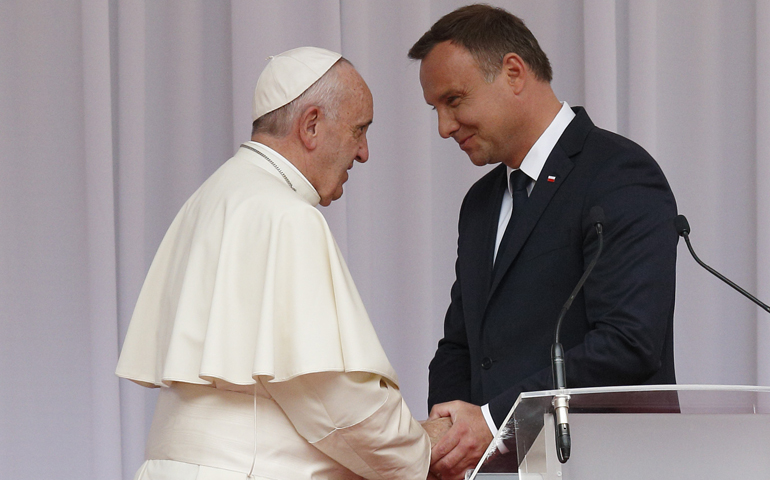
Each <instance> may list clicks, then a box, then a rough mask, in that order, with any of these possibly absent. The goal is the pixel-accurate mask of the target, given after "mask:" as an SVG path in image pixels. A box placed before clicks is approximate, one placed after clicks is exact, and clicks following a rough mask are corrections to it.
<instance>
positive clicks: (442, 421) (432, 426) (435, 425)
mask: <svg viewBox="0 0 770 480" xmlns="http://www.w3.org/2000/svg"><path fill="white" fill-rule="evenodd" d="M420 425H422V428H423V429H425V431H426V432H427V433H428V437H430V446H431V448H433V447H434V446H435V445H436V444H437V443H438V442H439V440H441V437H443V436H444V435H445V434H446V432H448V431H449V429H450V428H451V427H452V419H450V418H449V417H439V418H435V419H433V420H431V419H428V420H425V421H424V422H420Z"/></svg>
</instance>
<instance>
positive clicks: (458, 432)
mask: <svg viewBox="0 0 770 480" xmlns="http://www.w3.org/2000/svg"><path fill="white" fill-rule="evenodd" d="M444 417H449V418H451V420H452V428H450V429H449V431H448V432H447V433H446V435H444V436H443V437H442V438H441V440H439V442H438V444H436V445H435V446H434V447H433V449H432V450H431V458H430V463H431V467H430V470H431V472H432V473H433V474H435V475H436V476H440V477H441V480H462V479H463V478H464V476H465V471H466V470H468V469H469V468H473V466H474V465H476V463H478V461H479V459H480V458H481V456H482V455H484V452H485V451H486V449H487V446H488V445H489V443H490V442H491V441H492V438H493V437H492V432H490V431H489V426H487V422H486V420H485V419H484V414H483V413H481V407H479V406H477V405H472V404H470V403H465V402H461V401H459V400H455V401H454V402H447V403H440V404H438V405H434V406H433V409H431V411H430V417H428V419H429V420H433V419H437V418H444Z"/></svg>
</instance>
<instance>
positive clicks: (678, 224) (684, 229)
mask: <svg viewBox="0 0 770 480" xmlns="http://www.w3.org/2000/svg"><path fill="white" fill-rule="evenodd" d="M674 227H675V228H676V233H678V234H679V235H680V236H682V237H684V236H685V235H689V234H690V223H689V222H688V221H687V217H685V216H684V215H677V216H676V218H675V219H674Z"/></svg>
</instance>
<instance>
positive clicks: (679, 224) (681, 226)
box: [674, 215, 770, 313]
mask: <svg viewBox="0 0 770 480" xmlns="http://www.w3.org/2000/svg"><path fill="white" fill-rule="evenodd" d="M674 227H676V233H678V234H679V236H681V237H684V241H685V242H687V249H688V250H690V254H691V255H692V258H694V259H695V261H696V262H698V264H699V265H700V266H701V267H703V268H705V269H706V270H708V271H709V272H711V273H712V274H713V275H714V276H715V277H717V278H718V279H720V280H722V281H723V282H725V283H726V284H728V285H730V286H731V287H733V288H734V289H736V290H737V291H738V292H740V293H741V294H742V295H743V296H744V297H746V298H748V299H749V300H751V301H752V302H754V303H756V304H757V305H759V306H760V307H762V309H763V310H764V311H766V312H767V313H770V307H768V306H767V305H766V304H764V303H762V302H761V301H760V300H759V299H758V298H757V297H755V296H754V295H752V294H750V293H749V292H747V291H746V290H744V289H742V288H741V287H739V286H738V285H737V284H735V283H734V282H733V281H731V280H730V279H728V278H727V277H725V276H724V275H722V274H721V273H719V272H717V271H716V270H714V269H713V268H711V267H709V266H708V265H706V264H705V263H703V261H701V259H700V258H698V256H697V255H695V250H693V249H692V245H691V244H690V223H689V222H688V221H687V218H685V216H684V215H677V216H676V218H675V219H674Z"/></svg>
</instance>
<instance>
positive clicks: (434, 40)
mask: <svg viewBox="0 0 770 480" xmlns="http://www.w3.org/2000/svg"><path fill="white" fill-rule="evenodd" d="M447 40H449V41H451V42H452V43H454V44H457V45H460V46H462V47H464V48H466V49H467V50H468V51H469V52H470V53H471V55H473V58H475V59H476V62H478V64H479V68H480V69H481V71H482V72H483V73H484V75H485V76H486V77H487V79H488V80H491V79H493V78H495V77H496V76H497V75H498V74H499V73H500V69H501V68H502V66H503V57H505V55H506V54H508V53H511V52H513V53H515V54H517V55H519V56H520V57H521V58H522V60H524V62H525V63H526V64H527V65H528V66H529V68H531V69H532V72H533V73H534V74H535V76H536V77H537V78H538V79H540V80H543V81H546V82H550V81H551V79H552V77H553V72H552V70H551V62H549V61H548V57H547V56H546V54H545V52H543V50H542V49H541V48H540V45H539V44H538V43H537V39H536V38H535V36H534V35H532V32H530V31H529V29H528V28H527V26H526V25H524V22H523V21H522V20H521V19H520V18H519V17H517V16H515V15H513V14H511V13H509V12H507V11H505V10H503V9H502V8H497V7H492V6H490V5H486V4H474V5H466V6H464V7H460V8H458V9H457V10H455V11H453V12H451V13H448V14H446V15H444V16H443V17H441V18H440V19H439V20H438V21H437V22H436V23H434V24H433V26H432V27H430V30H428V31H427V32H425V34H424V35H423V36H422V37H421V38H420V39H419V40H417V43H415V44H414V45H413V46H412V48H410V49H409V58H411V59H413V60H423V59H424V58H425V57H427V56H428V54H429V53H430V52H431V50H433V47H435V46H436V45H438V44H439V43H442V42H445V41H447Z"/></svg>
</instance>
